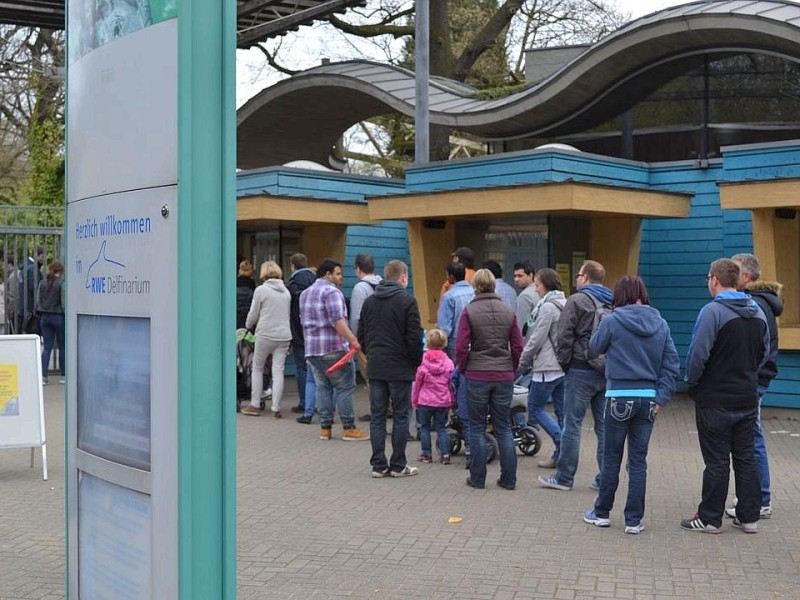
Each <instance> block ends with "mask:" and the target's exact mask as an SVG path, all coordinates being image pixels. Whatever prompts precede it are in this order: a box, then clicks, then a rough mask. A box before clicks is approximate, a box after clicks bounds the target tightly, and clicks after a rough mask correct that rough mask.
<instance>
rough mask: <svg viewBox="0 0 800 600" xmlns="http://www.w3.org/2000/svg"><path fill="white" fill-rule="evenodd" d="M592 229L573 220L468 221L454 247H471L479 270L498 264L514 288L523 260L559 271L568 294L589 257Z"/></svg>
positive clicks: (581, 220) (588, 223)
mask: <svg viewBox="0 0 800 600" xmlns="http://www.w3.org/2000/svg"><path fill="white" fill-rule="evenodd" d="M591 229H592V223H591V220H589V219H585V218H573V217H555V216H532V217H527V218H524V219H520V218H515V219H513V220H512V219H496V220H492V221H466V222H462V223H458V225H457V226H456V244H455V245H456V246H468V247H470V248H472V250H473V251H474V252H475V257H476V262H477V264H476V266H477V267H480V265H481V263H482V262H483V261H485V260H490V259H493V260H496V261H497V262H499V263H500V264H501V266H502V267H503V279H504V280H505V281H506V282H507V283H508V284H510V285H514V265H515V264H516V263H518V262H521V261H523V260H528V261H530V262H531V264H532V265H533V267H534V269H535V270H537V271H538V270H539V269H541V268H544V267H549V268H551V269H556V270H557V271H558V273H559V275H561V277H562V283H563V285H564V291H565V293H567V294H569V293H571V292H574V291H575V281H574V275H575V273H577V269H578V268H579V267H580V265H581V264H582V263H583V260H585V259H586V258H587V257H588V256H589V251H590V239H591Z"/></svg>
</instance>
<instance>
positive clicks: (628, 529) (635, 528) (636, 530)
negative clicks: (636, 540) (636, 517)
mask: <svg viewBox="0 0 800 600" xmlns="http://www.w3.org/2000/svg"><path fill="white" fill-rule="evenodd" d="M643 530H644V521H639V524H638V525H626V526H625V533H630V534H631V535H638V534H640V533H642V531H643Z"/></svg>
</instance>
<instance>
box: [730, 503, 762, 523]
mask: <svg viewBox="0 0 800 600" xmlns="http://www.w3.org/2000/svg"><path fill="white" fill-rule="evenodd" d="M725 516H726V517H728V518H729V519H735V518H736V503H734V504H733V506H731V507H730V508H726V509H725ZM758 516H759V517H760V518H762V519H771V518H772V504H768V505H767V506H762V507H761V510H760V511H758Z"/></svg>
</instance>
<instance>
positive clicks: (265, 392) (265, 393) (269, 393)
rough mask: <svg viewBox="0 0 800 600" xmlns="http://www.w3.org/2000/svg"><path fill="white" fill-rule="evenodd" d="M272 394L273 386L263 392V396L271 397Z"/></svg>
mask: <svg viewBox="0 0 800 600" xmlns="http://www.w3.org/2000/svg"><path fill="white" fill-rule="evenodd" d="M271 396H272V388H267V389H265V390H264V391H263V392H261V397H262V398H270V397H271Z"/></svg>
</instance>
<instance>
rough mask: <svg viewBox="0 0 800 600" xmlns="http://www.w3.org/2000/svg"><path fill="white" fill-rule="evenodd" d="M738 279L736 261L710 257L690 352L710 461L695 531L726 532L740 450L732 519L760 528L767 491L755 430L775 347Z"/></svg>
mask: <svg viewBox="0 0 800 600" xmlns="http://www.w3.org/2000/svg"><path fill="white" fill-rule="evenodd" d="M738 281H739V266H738V265H737V264H736V263H735V262H733V261H732V260H730V259H727V258H720V259H718V260H715V261H714V262H712V263H711V267H710V268H709V270H708V275H707V276H706V283H707V286H708V291H709V293H710V294H711V295H712V296H713V298H714V300H713V301H712V302H709V303H708V304H706V305H705V306H704V307H703V308H701V309H700V313H699V314H698V315H697V321H696V322H695V325H694V331H693V332H692V341H691V343H690V344H689V351H688V353H687V355H686V381H687V383H688V384H689V395H690V396H691V397H692V399H693V400H694V402H695V418H696V421H697V437H698V439H699V441H700V451H701V452H702V453H703V462H704V463H705V466H706V468H705V471H704V472H703V494H702V499H701V501H700V504H699V506H698V507H697V513H696V514H695V515H694V516H693V517H691V518H688V519H683V520H682V521H681V527H682V528H683V529H687V530H689V531H700V532H703V533H720V526H721V525H722V515H723V512H724V511H725V499H726V498H727V496H728V480H729V479H730V462H731V457H733V472H734V477H735V479H736V491H737V494H738V497H739V502H738V504H737V505H736V517H735V518H734V519H733V526H734V527H737V528H740V529H742V530H743V531H744V532H745V533H757V532H758V519H759V510H760V508H761V494H760V491H759V476H758V465H757V463H756V459H755V454H754V449H753V431H754V429H755V424H756V417H757V416H758V371H759V369H760V368H761V365H763V364H764V361H765V360H766V358H767V353H768V351H769V331H768V329H767V321H766V318H765V317H764V312H763V311H762V310H761V309H760V308H759V307H758V305H757V304H756V303H755V302H754V301H753V299H752V298H750V296H748V295H747V294H745V293H744V292H739V291H737V290H736V287H737V283H738Z"/></svg>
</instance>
